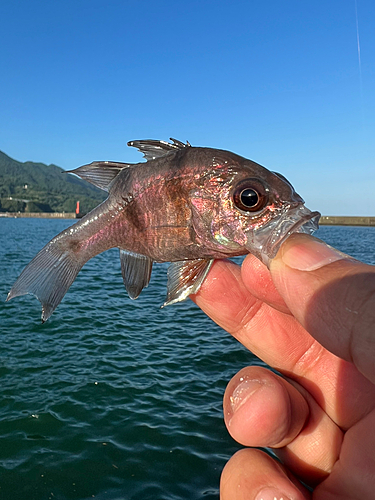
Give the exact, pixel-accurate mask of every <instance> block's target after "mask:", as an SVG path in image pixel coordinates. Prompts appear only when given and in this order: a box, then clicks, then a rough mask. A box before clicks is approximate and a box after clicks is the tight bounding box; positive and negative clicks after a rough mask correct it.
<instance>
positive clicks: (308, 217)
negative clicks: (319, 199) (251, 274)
mask: <svg viewBox="0 0 375 500" xmlns="http://www.w3.org/2000/svg"><path fill="white" fill-rule="evenodd" d="M319 218H320V213H319V212H311V210H309V209H308V208H306V207H305V206H304V205H298V206H297V207H295V208H292V207H291V206H289V207H285V208H284V210H283V213H282V214H281V215H280V216H279V217H275V219H273V220H271V221H269V222H268V223H267V224H265V226H264V227H262V228H258V229H254V231H253V232H252V234H251V235H249V237H248V243H247V245H246V248H247V250H249V252H251V253H252V254H254V255H255V256H256V257H258V259H260V260H261V261H262V262H263V264H265V265H266V266H267V267H269V264H270V262H271V260H272V259H273V258H274V257H275V256H276V254H277V252H278V250H279V248H280V246H281V245H282V244H283V243H284V241H285V240H286V239H287V238H288V237H289V236H290V235H291V234H293V233H304V234H313V233H314V232H315V231H316V230H317V229H318V228H319Z"/></svg>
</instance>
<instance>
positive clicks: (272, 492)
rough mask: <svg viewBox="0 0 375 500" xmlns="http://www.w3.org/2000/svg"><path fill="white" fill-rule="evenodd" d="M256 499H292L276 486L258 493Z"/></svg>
mask: <svg viewBox="0 0 375 500" xmlns="http://www.w3.org/2000/svg"><path fill="white" fill-rule="evenodd" d="M255 500H290V498H289V497H288V496H287V495H284V494H283V493H281V492H280V491H279V490H276V489H275V488H265V489H263V490H262V491H260V492H259V493H258V494H257V496H256V497H255Z"/></svg>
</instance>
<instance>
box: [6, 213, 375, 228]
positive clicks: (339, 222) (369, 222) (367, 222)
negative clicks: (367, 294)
mask: <svg viewBox="0 0 375 500" xmlns="http://www.w3.org/2000/svg"><path fill="white" fill-rule="evenodd" d="M82 215H83V214H79V215H77V214H76V213H75V212H51V213H49V212H40V213H38V212H0V218H1V217H4V218H5V217H10V218H43V219H79V218H81V217H82ZM319 225H320V226H375V216H374V217H372V216H365V215H363V216H361V215H356V216H344V215H322V216H321V217H320V220H319Z"/></svg>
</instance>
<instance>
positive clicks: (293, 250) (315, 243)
mask: <svg viewBox="0 0 375 500" xmlns="http://www.w3.org/2000/svg"><path fill="white" fill-rule="evenodd" d="M280 253H281V259H282V261H283V263H284V264H285V265H287V266H288V267H291V268H292V269H298V270H299V271H315V270H316V269H320V268H321V267H324V266H326V265H328V264H332V262H336V261H337V260H342V259H347V258H348V255H346V254H344V253H342V252H340V251H339V250H336V249H335V248H333V247H331V246H329V245H327V244H326V243H324V242H323V241H321V240H318V239H317V238H314V237H312V236H308V235H303V234H300V235H295V236H291V237H290V238H289V239H288V240H287V241H286V242H285V243H284V245H283V246H282V247H281V249H280Z"/></svg>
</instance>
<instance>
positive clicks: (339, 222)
mask: <svg viewBox="0 0 375 500" xmlns="http://www.w3.org/2000/svg"><path fill="white" fill-rule="evenodd" d="M319 224H320V225H321V226H375V217H366V216H363V217H361V216H357V217H354V216H353V217H344V216H339V215H322V216H321V217H320V220H319Z"/></svg>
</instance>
